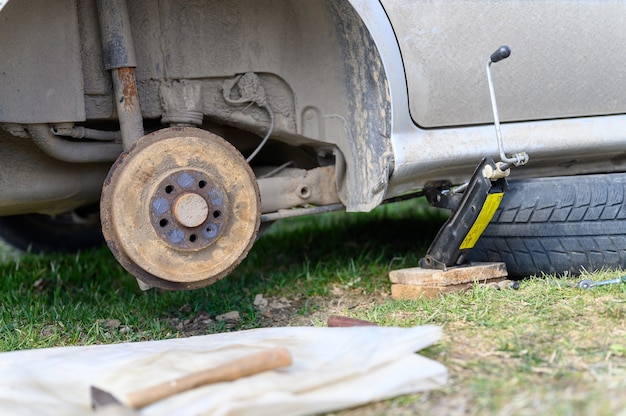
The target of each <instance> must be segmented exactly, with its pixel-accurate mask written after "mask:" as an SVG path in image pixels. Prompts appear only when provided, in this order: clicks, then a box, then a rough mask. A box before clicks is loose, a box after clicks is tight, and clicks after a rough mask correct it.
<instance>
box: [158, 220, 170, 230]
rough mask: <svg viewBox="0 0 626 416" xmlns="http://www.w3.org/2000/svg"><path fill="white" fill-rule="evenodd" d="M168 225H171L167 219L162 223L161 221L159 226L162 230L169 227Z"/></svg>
mask: <svg viewBox="0 0 626 416" xmlns="http://www.w3.org/2000/svg"><path fill="white" fill-rule="evenodd" d="M167 224H169V221H168V220H167V219H166V218H163V219H162V220H161V221H159V225H160V226H161V228H164V227H167Z"/></svg>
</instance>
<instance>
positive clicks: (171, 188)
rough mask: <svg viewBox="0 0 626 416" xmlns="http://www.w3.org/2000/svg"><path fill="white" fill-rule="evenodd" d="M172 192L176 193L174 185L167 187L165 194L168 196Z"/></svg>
mask: <svg viewBox="0 0 626 416" xmlns="http://www.w3.org/2000/svg"><path fill="white" fill-rule="evenodd" d="M172 192H174V187H173V186H172V185H167V186H166V187H165V193H166V194H171V193H172Z"/></svg>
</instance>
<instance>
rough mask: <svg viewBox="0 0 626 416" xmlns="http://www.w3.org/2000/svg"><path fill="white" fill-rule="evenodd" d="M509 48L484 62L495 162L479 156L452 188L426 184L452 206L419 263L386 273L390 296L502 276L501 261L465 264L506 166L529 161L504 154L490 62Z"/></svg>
mask: <svg viewBox="0 0 626 416" xmlns="http://www.w3.org/2000/svg"><path fill="white" fill-rule="evenodd" d="M510 54H511V50H510V49H509V47H508V46H502V47H500V48H499V49H498V50H497V51H495V52H494V53H493V54H492V55H491V56H490V57H489V60H488V61H487V65H486V71H487V81H488V84H489V93H490V97H491V106H492V109H493V116H494V125H495V129H496V138H497V141H498V150H499V152H500V162H497V163H496V162H494V160H493V159H491V158H484V159H483V160H482V161H481V162H480V164H479V165H478V167H477V168H476V170H475V171H474V174H473V175H472V177H471V179H470V181H469V182H468V183H466V184H464V185H461V186H459V187H456V188H453V187H452V184H451V183H449V182H445V181H444V182H439V183H436V184H432V185H429V186H426V187H425V189H424V191H425V195H426V198H427V200H428V202H429V204H431V205H433V206H436V207H440V208H449V209H452V214H451V216H450V218H449V219H448V221H447V222H446V223H445V224H444V225H443V227H442V228H441V229H440V230H439V233H438V234H437V236H436V237H435V239H434V241H433V242H432V244H431V246H430V247H429V249H428V251H427V252H426V255H425V257H424V258H422V259H421V260H420V262H419V265H420V267H417V268H411V269H402V270H394V271H392V272H390V273H389V277H390V279H391V282H392V283H393V284H392V296H393V297H395V298H416V297H419V296H425V297H433V296H438V295H440V294H441V293H446V292H452V291H458V290H464V289H466V288H468V287H470V286H471V285H473V284H474V283H477V282H478V283H489V282H496V281H500V280H503V279H504V278H506V276H507V272H506V266H505V264H504V263H480V264H470V263H469V262H468V260H467V256H468V254H469V251H470V250H471V249H472V248H473V247H474V245H475V244H476V242H477V241H478V239H479V237H480V235H481V234H482V233H483V231H484V230H485V228H487V225H488V224H489V221H491V218H492V217H493V215H494V214H495V212H496V210H497V209H498V206H499V205H500V201H502V198H503V197H504V193H505V192H506V177H507V176H508V175H509V174H510V168H511V166H521V165H524V164H526V163H527V162H528V155H527V154H526V152H520V153H516V154H514V155H513V156H511V157H507V156H506V154H505V152H504V145H503V141H502V134H501V132H500V119H499V116H498V108H497V104H496V97H495V92H494V87H493V80H492V77H491V64H493V63H496V62H499V61H501V60H503V59H506V58H507V57H508V56H509V55H510Z"/></svg>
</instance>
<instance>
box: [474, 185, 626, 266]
mask: <svg viewBox="0 0 626 416" xmlns="http://www.w3.org/2000/svg"><path fill="white" fill-rule="evenodd" d="M471 258H472V260H474V261H504V262H505V263H506V265H507V268H508V271H509V274H510V275H512V276H529V275H533V274H540V273H556V274H563V273H565V272H568V273H572V274H578V273H580V272H581V271H582V270H583V269H584V270H588V271H593V270H598V269H602V268H620V267H625V266H626V174H621V173H620V174H604V175H588V176H570V177H554V178H541V179H531V180H518V181H514V180H511V181H509V187H508V189H507V192H506V193H505V196H504V198H503V200H502V203H501V205H500V207H499V208H498V211H497V212H496V214H495V215H494V217H493V219H492V220H491V223H490V225H489V226H488V227H487V229H486V230H485V232H484V233H483V235H482V236H481V237H480V239H479V241H478V243H477V245H476V247H474V249H473V250H472V253H471Z"/></svg>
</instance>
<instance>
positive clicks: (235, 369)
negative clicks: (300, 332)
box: [91, 348, 292, 410]
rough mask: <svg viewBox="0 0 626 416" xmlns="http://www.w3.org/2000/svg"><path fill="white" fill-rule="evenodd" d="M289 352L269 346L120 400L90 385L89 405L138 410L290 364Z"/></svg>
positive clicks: (96, 407) (136, 392)
mask: <svg viewBox="0 0 626 416" xmlns="http://www.w3.org/2000/svg"><path fill="white" fill-rule="evenodd" d="M291 363H292V360H291V354H290V353H289V351H287V350H286V349H285V348H272V349H269V350H265V351H262V352H260V353H257V354H253V355H249V356H246V357H243V358H240V359H238V360H235V361H232V362H229V363H226V364H223V365H220V366H217V367H214V368H210V369H207V370H203V371H199V372H196V373H192V374H188V375H186V376H184V377H180V378H177V379H175V380H171V381H166V382H165V383H161V384H157V385H155V386H150V387H147V388H145V389H142V390H138V391H135V392H132V393H130V394H129V395H127V396H126V398H125V399H124V400H120V399H118V398H116V397H115V396H113V395H112V394H111V393H109V392H107V391H105V390H102V389H100V388H98V387H95V386H91V405H92V407H93V408H94V409H96V410H98V409H101V408H110V407H117V408H119V409H127V408H130V409H141V408H143V407H145V406H148V405H150V404H152V403H155V402H157V401H159V400H163V399H165V398H167V397H170V396H173V395H175V394H178V393H182V392H184V391H187V390H191V389H194V388H196V387H200V386H205V385H207V384H211V383H218V382H222V381H233V380H237V379H239V378H243V377H246V376H250V375H253V374H258V373H261V372H263V371H268V370H273V369H276V368H279V367H285V366H288V365H291Z"/></svg>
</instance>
